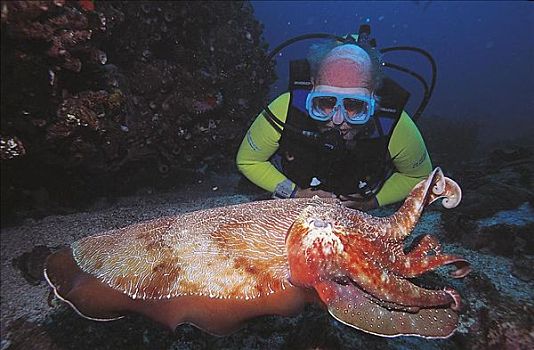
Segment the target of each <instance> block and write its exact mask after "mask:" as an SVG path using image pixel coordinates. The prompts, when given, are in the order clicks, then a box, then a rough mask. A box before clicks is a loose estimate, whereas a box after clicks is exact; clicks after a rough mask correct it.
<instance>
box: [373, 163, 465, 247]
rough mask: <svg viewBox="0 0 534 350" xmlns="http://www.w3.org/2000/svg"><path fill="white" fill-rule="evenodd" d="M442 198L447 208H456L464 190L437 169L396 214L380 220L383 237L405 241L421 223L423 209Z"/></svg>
mask: <svg viewBox="0 0 534 350" xmlns="http://www.w3.org/2000/svg"><path fill="white" fill-rule="evenodd" d="M440 198H443V201H442V204H443V206H444V207H445V208H447V209H451V208H454V207H456V206H457V205H458V204H459V203H460V201H461V199H462V190H461V189H460V186H458V184H457V183H456V182H454V181H453V180H451V179H449V178H447V177H445V175H443V171H441V169H440V168H439V167H437V168H435V169H434V171H432V173H431V174H430V175H429V176H428V178H427V179H426V180H423V181H421V182H420V183H419V184H417V185H416V186H415V187H414V188H413V190H412V191H411V192H410V194H409V195H408V197H407V198H406V199H405V201H404V203H403V204H402V206H401V208H400V209H399V210H398V211H397V212H396V213H395V214H393V215H391V216H390V217H387V218H381V219H380V221H381V226H382V227H383V231H382V232H381V235H382V236H383V237H384V238H386V239H388V240H394V241H402V240H404V239H405V238H406V237H407V236H409V235H410V233H411V232H412V230H413V228H414V226H415V224H416V223H417V221H419V218H420V217H421V213H422V212H423V209H424V208H425V207H426V206H427V205H430V204H431V203H433V202H435V201H436V200H438V199H440Z"/></svg>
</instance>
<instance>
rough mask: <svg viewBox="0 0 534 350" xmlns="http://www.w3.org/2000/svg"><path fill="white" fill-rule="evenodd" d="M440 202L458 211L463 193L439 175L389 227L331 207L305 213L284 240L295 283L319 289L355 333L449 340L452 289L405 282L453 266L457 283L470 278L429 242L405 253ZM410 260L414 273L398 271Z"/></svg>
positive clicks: (456, 301)
mask: <svg viewBox="0 0 534 350" xmlns="http://www.w3.org/2000/svg"><path fill="white" fill-rule="evenodd" d="M442 197H443V198H444V201H443V204H444V205H445V206H446V207H454V206H456V205H457V204H458V202H459V200H460V198H461V191H460V189H459V187H458V185H457V184H456V183H454V182H453V181H452V180H449V179H447V178H445V177H444V176H443V173H442V172H441V170H440V169H439V168H438V169H436V170H435V171H434V172H433V173H432V174H431V175H430V176H429V178H428V179H427V180H425V181H423V182H421V183H420V184H419V185H418V186H416V187H415V188H414V190H413V191H412V193H411V195H410V196H409V197H408V198H407V199H406V202H405V203H404V204H403V206H402V208H401V209H400V211H399V213H397V214H395V215H393V216H391V217H389V218H386V219H382V218H374V217H371V216H369V215H367V214H364V213H361V212H358V211H353V210H350V209H346V208H341V207H340V206H338V207H336V206H334V205H332V206H329V207H328V208H321V210H318V209H317V208H314V207H310V208H306V209H305V210H304V211H303V212H302V213H301V215H300V216H299V218H298V219H297V220H296V221H295V222H294V223H293V225H292V227H291V229H290V232H289V234H288V238H287V240H286V245H287V247H288V261H289V266H290V272H291V277H290V280H291V282H292V283H294V284H296V285H304V286H310V287H314V288H315V289H316V291H317V293H318V294H319V296H320V298H321V300H322V301H323V302H324V303H325V304H326V305H327V307H328V310H329V312H330V313H331V314H332V315H333V316H334V317H335V318H337V319H338V320H340V321H341V322H344V323H346V324H348V325H351V326H353V327H355V328H358V329H361V330H364V331H367V332H370V333H373V334H380V335H385V336H397V335H419V336H423V337H431V338H432V337H438V338H443V337H448V336H450V335H451V334H452V333H453V332H454V330H455V329H456V326H457V321H458V317H457V314H456V312H455V310H458V309H459V307H460V296H459V294H458V293H457V292H456V291H455V290H453V289H451V288H445V289H443V290H429V289H424V288H421V287H419V286H416V285H415V284H413V283H411V282H410V281H408V280H406V279H405V277H407V276H417V275H420V274H422V273H424V272H426V271H429V270H431V269H434V268H436V267H438V266H441V265H443V264H448V263H451V264H455V265H456V266H457V267H458V268H459V270H458V272H457V277H460V276H463V275H465V274H467V273H468V264H467V262H466V261H465V260H464V259H462V258H458V257H454V256H448V255H444V254H441V252H440V247H439V244H438V243H437V241H436V240H435V239H432V238H423V239H422V240H421V241H419V242H418V243H416V245H415V246H414V247H413V249H412V250H411V251H409V252H408V253H406V254H405V253H404V252H403V241H404V238H406V236H407V235H408V234H409V233H410V232H411V230H412V229H413V227H414V226H415V223H416V222H417V220H418V219H419V217H420V215H421V212H422V210H423V208H424V207H425V206H426V205H428V204H430V203H432V202H434V201H435V200H437V199H438V198H442ZM397 231H400V232H397ZM406 259H408V262H409V264H412V266H411V268H410V266H406V265H399V264H400V263H405V262H406ZM377 320H381V321H379V322H378V321H377ZM378 325H380V328H381V330H379V329H378V327H377V326H378ZM373 327H374V328H373Z"/></svg>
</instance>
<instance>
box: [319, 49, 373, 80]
mask: <svg viewBox="0 0 534 350" xmlns="http://www.w3.org/2000/svg"><path fill="white" fill-rule="evenodd" d="M372 70H373V67H372V63H371V58H370V57H369V55H368V54H367V52H365V50H363V49H362V48H361V47H359V46H358V45H353V44H346V45H341V46H337V47H335V48H334V49H333V50H331V51H330V52H329V53H328V54H327V55H326V56H325V58H324V59H323V61H322V62H321V64H320V66H319V70H318V72H317V78H316V84H317V85H330V86H337V87H343V88H352V87H366V88H369V89H371V88H372V76H371V72H372Z"/></svg>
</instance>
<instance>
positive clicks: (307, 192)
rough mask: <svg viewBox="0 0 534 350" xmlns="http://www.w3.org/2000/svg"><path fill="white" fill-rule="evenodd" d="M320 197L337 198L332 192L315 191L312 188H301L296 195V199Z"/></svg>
mask: <svg viewBox="0 0 534 350" xmlns="http://www.w3.org/2000/svg"><path fill="white" fill-rule="evenodd" d="M313 196H318V197H320V198H335V197H336V196H335V195H334V194H333V193H332V192H327V191H323V190H313V189H311V188H299V189H298V190H297V192H296V193H295V198H312V197H313Z"/></svg>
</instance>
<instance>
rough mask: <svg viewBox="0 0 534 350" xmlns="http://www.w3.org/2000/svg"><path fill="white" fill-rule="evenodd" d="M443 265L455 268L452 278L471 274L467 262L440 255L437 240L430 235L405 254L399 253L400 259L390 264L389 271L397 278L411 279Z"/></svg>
mask: <svg viewBox="0 0 534 350" xmlns="http://www.w3.org/2000/svg"><path fill="white" fill-rule="evenodd" d="M444 265H454V266H455V267H456V269H455V270H454V271H451V273H450V276H451V277H453V278H462V277H465V276H467V275H468V274H469V272H471V267H470V265H469V263H468V262H467V260H465V259H464V258H462V257H459V256H457V255H449V254H443V253H441V248H440V245H439V242H438V241H437V239H436V238H435V237H434V236H431V235H424V236H422V237H421V239H420V240H419V241H418V242H417V243H416V244H415V245H414V247H413V248H411V249H410V250H409V251H408V253H407V254H404V253H402V252H401V256H400V258H398V259H396V260H395V262H393V263H392V264H391V266H390V270H391V271H392V272H393V273H395V274H396V275H398V276H401V277H405V278H412V277H417V276H420V275H422V274H424V273H425V272H428V271H432V270H435V269H436V268H438V267H441V266H444Z"/></svg>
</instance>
